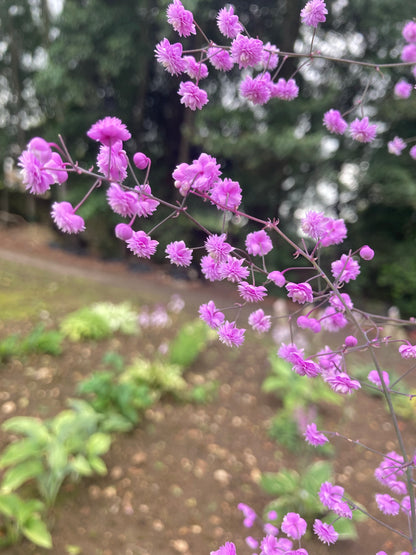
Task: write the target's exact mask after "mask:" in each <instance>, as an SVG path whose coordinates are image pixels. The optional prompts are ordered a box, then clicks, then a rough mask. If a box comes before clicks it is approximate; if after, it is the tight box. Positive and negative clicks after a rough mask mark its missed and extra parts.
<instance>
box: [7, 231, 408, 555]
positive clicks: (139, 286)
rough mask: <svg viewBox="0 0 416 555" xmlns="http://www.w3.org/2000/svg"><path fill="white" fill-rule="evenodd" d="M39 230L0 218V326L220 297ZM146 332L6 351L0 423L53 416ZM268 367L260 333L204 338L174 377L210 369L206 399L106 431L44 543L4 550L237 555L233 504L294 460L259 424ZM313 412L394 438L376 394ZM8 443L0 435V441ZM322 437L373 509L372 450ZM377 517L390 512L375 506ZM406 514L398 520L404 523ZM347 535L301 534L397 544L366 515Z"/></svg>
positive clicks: (265, 421) (393, 547)
mask: <svg viewBox="0 0 416 555" xmlns="http://www.w3.org/2000/svg"><path fill="white" fill-rule="evenodd" d="M50 240H51V237H50V235H49V232H47V231H45V230H44V229H43V228H38V227H37V226H28V225H25V226H19V227H11V228H7V229H0V293H1V291H2V290H3V293H5V294H6V296H5V297H3V298H4V299H5V301H4V303H5V306H4V307H2V309H1V310H2V318H1V324H0V337H5V336H6V335H7V334H9V333H11V332H14V331H17V330H20V331H25V330H28V329H30V327H31V326H33V323H34V322H36V321H39V318H43V320H44V321H45V322H47V323H48V324H50V325H57V324H58V323H59V319H60V318H61V317H62V316H63V315H64V314H66V313H68V312H69V311H71V310H74V309H76V308H78V307H79V306H82V305H83V304H86V303H91V302H93V301H97V300H112V301H114V302H119V301H122V300H125V299H128V300H130V301H132V302H133V303H136V304H139V305H143V304H146V305H153V304H155V303H166V302H167V301H168V299H169V298H170V297H171V295H172V294H173V293H180V294H181V295H182V296H183V298H184V299H185V301H186V312H187V314H188V315H189V317H191V316H192V317H194V316H195V315H196V310H197V306H198V305H199V304H200V303H201V302H206V301H207V300H208V299H209V298H214V300H218V299H219V301H218V302H219V303H221V299H222V300H223V301H225V300H227V299H228V300H229V295H230V290H229V288H227V287H225V286H222V285H220V286H219V287H215V288H212V287H209V286H208V285H206V284H202V283H201V282H199V281H197V280H183V279H175V278H173V277H172V276H170V275H169V274H167V273H166V272H165V271H164V270H161V269H159V268H154V267H150V266H146V268H142V269H141V270H139V271H137V269H136V270H135V271H132V270H131V269H129V268H128V267H127V265H126V264H125V263H122V262H103V261H101V260H98V259H94V258H91V257H85V256H77V255H75V254H70V253H67V252H63V251H61V250H57V249H54V248H51V247H50ZM16 279H18V280H22V283H25V284H26V285H27V289H26V294H27V298H25V299H24V300H23V301H22V302H24V303H25V309H26V310H25V315H24V316H22V317H16V314H17V313H16V309H13V310H14V312H13V310H12V309H11V307H12V305H10V306H9V305H8V304H7V302H6V300H7V296H9V298H10V299H12V293H13V281H14V280H16ZM159 340H160V338H158V337H155V336H154V335H153V336H152V335H149V334H146V333H144V334H142V335H141V336H140V337H138V338H137V337H127V338H126V337H121V336H115V337H112V338H111V339H109V340H106V341H101V342H84V343H71V344H70V343H65V345H64V352H63V354H62V355H61V356H59V357H51V356H46V355H42V356H31V357H29V358H27V359H25V360H23V361H20V360H12V361H11V362H9V363H7V364H5V365H3V367H2V368H1V369H0V384H1V385H0V420H1V421H4V420H5V419H7V418H10V417H11V416H15V415H37V416H41V417H48V416H51V415H53V414H55V413H56V412H58V411H59V410H62V408H64V407H65V402H66V399H68V398H70V397H73V396H75V390H76V385H77V383H78V382H79V381H80V380H81V379H82V378H83V377H85V376H87V375H88V374H89V373H90V372H91V371H93V370H97V369H99V368H100V367H101V366H102V362H101V361H102V358H103V355H104V354H105V353H106V352H108V351H117V352H120V353H121V354H122V356H123V357H124V359H125V360H130V359H131V358H132V357H133V356H135V355H137V353H138V352H143V351H144V352H146V350H151V349H152V348H154V344H155V343H156V342H157V341H159ZM382 356H383V353H382ZM386 356H387V355H386ZM390 363H391V364H394V363H396V361H390V360H388V361H387V364H390ZM267 373H268V363H267V350H266V349H265V348H264V346H262V345H261V344H260V342H255V341H254V340H250V341H248V342H247V345H246V346H244V348H242V349H240V350H230V349H228V348H226V347H224V346H222V345H220V344H215V345H213V346H212V347H211V348H210V349H208V350H207V351H205V352H204V353H202V355H201V356H200V357H199V358H198V360H197V361H196V363H194V365H193V366H192V368H191V369H190V370H189V372H188V374H187V376H186V378H187V379H188V380H189V381H191V382H193V383H198V382H199V381H201V380H207V379H208V380H218V381H219V383H220V386H219V390H218V395H217V397H216V398H215V399H214V400H213V401H212V402H210V403H207V404H203V405H194V404H181V403H177V402H174V401H173V400H169V399H168V400H162V401H160V402H159V403H158V404H157V405H155V406H154V407H152V408H151V409H149V410H148V411H147V412H146V414H145V419H144V421H143V422H142V423H141V425H140V426H139V427H138V428H137V429H135V430H134V431H133V432H130V433H128V434H120V435H118V436H117V438H116V439H115V441H114V443H113V445H112V448H111V451H110V452H109V453H108V454H107V456H106V457H105V462H106V465H107V467H108V470H109V472H108V475H107V476H105V477H102V478H100V477H97V476H94V477H93V478H91V479H88V480H85V479H83V480H82V481H81V482H79V483H75V484H73V483H68V484H66V485H65V486H64V488H63V490H62V491H61V492H60V495H59V497H58V502H57V504H56V506H55V507H54V509H53V512H52V514H51V515H50V516H49V522H50V524H51V526H52V534H53V542H54V547H53V549H52V550H51V551H45V550H42V549H40V548H36V547H35V546H33V545H32V544H29V543H25V542H24V543H22V544H19V545H17V546H13V547H10V548H5V549H4V550H3V553H4V554H5V555H20V554H26V553H27V554H34V553H36V554H39V555H40V554H43V553H47V552H49V553H51V552H52V553H54V554H57V555H61V554H62V555H65V554H67V553H69V554H70V553H81V554H83V555H175V554H181V553H182V554H184V555H204V554H209V552H210V551H211V550H214V549H218V547H219V546H220V545H221V544H223V543H224V542H225V541H231V540H232V541H235V543H236V546H237V553H238V555H248V554H250V553H251V551H250V550H249V549H248V547H247V546H246V545H245V543H244V537H245V535H246V532H245V530H244V528H243V526H242V518H241V513H240V512H239V511H238V510H237V504H238V503H240V502H243V503H247V504H249V505H251V506H252V507H253V508H254V509H256V510H257V511H258V512H259V513H261V511H262V509H263V507H264V505H265V504H266V503H267V502H269V501H270V500H271V498H270V497H269V496H267V495H266V494H265V493H264V492H263V491H262V490H261V489H260V487H259V484H258V482H259V477H260V475H261V473H262V472H266V471H276V472H277V471H278V470H279V469H281V468H283V467H296V466H297V464H298V458H297V455H296V453H295V454H293V453H290V452H288V451H287V450H285V449H283V448H281V447H280V446H279V445H278V443H276V442H275V441H274V440H271V439H270V437H269V435H268V426H269V423H270V420H271V419H272V417H273V416H274V414H275V413H276V411H277V410H278V408H279V404H278V402H277V401H276V399H275V398H274V397H273V396H272V395H266V394H265V393H263V392H262V391H261V384H262V382H263V380H264V378H265V377H266V375H267ZM324 418H325V420H326V427H327V429H334V428H335V427H337V429H342V431H343V433H345V434H347V435H349V437H351V438H354V439H360V440H361V441H363V442H365V441H366V440H368V441H369V442H371V446H372V447H373V448H374V449H380V450H392V449H395V445H394V443H393V440H392V426H391V424H390V421H389V419H388V416H387V413H386V411H385V409H384V407H383V405H382V404H381V402H380V401H379V400H378V399H375V398H373V397H369V396H368V395H366V394H365V393H358V394H357V395H355V396H353V397H351V399H350V400H348V401H347V403H346V405H345V408H344V411H343V412H342V413H341V412H340V411H339V410H331V411H327V413H326V414H325V415H324ZM401 426H402V429H403V431H404V432H408V433H414V424H412V423H409V422H408V421H406V422H402V423H401ZM7 441H8V438H7V437H5V435H4V434H3V435H2V436H1V440H0V447H4V445H5V444H6V443H7ZM335 446H336V450H337V456H336V477H335V478H336V482H337V483H338V484H340V485H342V486H344V487H345V488H346V491H348V493H349V494H350V496H351V497H352V498H354V499H355V500H356V501H357V502H360V503H363V504H364V505H365V506H366V507H367V508H368V509H369V510H370V511H373V512H375V513H377V514H378V516H380V513H379V512H378V511H377V509H376V508H375V503H374V501H373V499H374V493H375V492H376V491H379V490H378V488H377V486H376V485H375V482H374V480H373V478H372V472H373V469H374V466H376V465H377V464H378V463H379V458H378V457H377V456H376V455H373V454H371V453H368V452H365V451H363V450H360V449H357V448H354V447H352V446H350V445H347V444H346V443H345V442H342V441H340V440H339V441H337V442H336V443H335ZM383 493H384V492H383ZM382 520H385V521H386V522H389V523H390V524H393V525H395V524H396V523H397V522H396V520H393V519H388V518H387V517H382ZM405 524H406V523H404V522H401V525H402V526H404V529H405ZM257 532H258V533H260V532H259V530H257ZM358 532H359V537H360V539H359V541H357V542H353V541H344V542H339V543H338V544H336V546H334V547H332V548H326V547H325V546H323V545H322V544H320V543H319V542H315V541H309V543H308V542H307V544H306V545H305V547H307V548H308V549H309V553H310V555H321V554H322V555H324V554H327V553H336V554H338V555H353V554H354V555H355V554H358V553H359V554H372V553H374V554H375V553H376V552H377V551H380V550H382V549H383V550H385V551H386V552H387V553H388V554H389V555H394V554H395V553H396V552H397V551H400V550H402V549H403V550H404V549H405V548H408V546H407V544H406V543H404V544H402V543H400V540H398V539H397V537H396V536H394V535H392V534H391V533H390V532H388V531H387V530H386V529H383V528H380V527H379V526H378V525H376V524H375V523H374V522H372V521H370V520H367V521H366V522H364V523H362V524H359V525H358ZM251 534H252V535H255V532H254V533H253V532H251Z"/></svg>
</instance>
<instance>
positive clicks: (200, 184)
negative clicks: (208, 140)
mask: <svg viewBox="0 0 416 555" xmlns="http://www.w3.org/2000/svg"><path fill="white" fill-rule="evenodd" d="M220 167H221V166H220V164H217V160H216V159H215V158H214V157H213V156H210V155H209V154H206V153H205V152H203V153H202V154H201V155H200V156H199V158H197V159H196V160H193V162H192V164H191V165H190V166H189V168H188V179H189V178H190V179H191V180H192V182H191V183H190V187H192V189H195V190H197V191H201V192H202V193H206V192H208V191H209V190H210V189H211V188H212V187H213V186H214V185H215V183H217V181H218V179H219V176H220V175H221V172H220Z"/></svg>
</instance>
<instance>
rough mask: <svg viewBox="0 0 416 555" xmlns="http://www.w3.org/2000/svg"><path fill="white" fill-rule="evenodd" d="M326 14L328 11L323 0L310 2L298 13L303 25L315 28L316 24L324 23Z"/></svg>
mask: <svg viewBox="0 0 416 555" xmlns="http://www.w3.org/2000/svg"><path fill="white" fill-rule="evenodd" d="M327 13H328V10H327V9H326V5H325V2H324V1H323V0H310V1H309V2H308V3H307V4H306V6H305V7H304V8H303V10H302V11H301V12H300V17H301V21H302V23H304V24H305V25H309V26H310V27H317V26H318V23H323V22H324V21H326V17H325V16H326V15H327Z"/></svg>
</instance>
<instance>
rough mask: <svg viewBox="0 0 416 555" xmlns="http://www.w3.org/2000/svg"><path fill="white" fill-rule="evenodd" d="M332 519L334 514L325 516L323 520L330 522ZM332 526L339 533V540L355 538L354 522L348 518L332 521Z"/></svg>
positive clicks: (356, 535) (356, 536)
mask: <svg viewBox="0 0 416 555" xmlns="http://www.w3.org/2000/svg"><path fill="white" fill-rule="evenodd" d="M333 520H334V515H333V514H332V515H331V516H330V517H325V518H324V519H323V522H327V523H331V522H332V521H333ZM333 527H334V528H335V530H336V532H338V534H339V539H340V540H357V539H358V534H357V529H356V527H355V524H354V522H352V521H351V520H349V519H348V518H340V519H339V520H337V521H336V522H334V524H333Z"/></svg>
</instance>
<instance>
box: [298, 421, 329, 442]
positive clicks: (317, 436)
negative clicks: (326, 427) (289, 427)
mask: <svg viewBox="0 0 416 555" xmlns="http://www.w3.org/2000/svg"><path fill="white" fill-rule="evenodd" d="M303 435H304V436H305V439H306V441H307V442H308V443H309V444H310V445H313V446H314V447H317V446H318V445H323V444H324V443H327V441H328V438H327V437H326V435H325V434H323V433H322V432H319V431H318V430H317V428H316V424H315V423H314V422H312V423H311V424H308V425H307V426H306V430H305V433H304V434H303Z"/></svg>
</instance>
